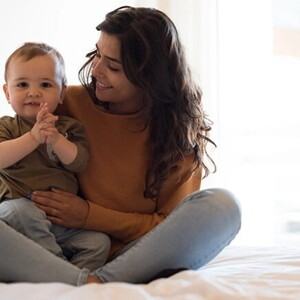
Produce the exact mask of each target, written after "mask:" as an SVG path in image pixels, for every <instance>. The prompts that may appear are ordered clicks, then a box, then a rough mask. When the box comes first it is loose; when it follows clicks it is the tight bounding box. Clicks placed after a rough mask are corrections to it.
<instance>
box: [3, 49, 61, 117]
mask: <svg viewBox="0 0 300 300" xmlns="http://www.w3.org/2000/svg"><path fill="white" fill-rule="evenodd" d="M60 71H61V69H60V65H59V64H58V62H57V59H56V57H55V56H52V55H43V56H37V57H34V58H32V59H30V60H28V61H22V60H21V59H20V58H16V59H14V60H12V61H11V62H10V64H9V66H8V69H7V81H6V84H5V85H4V86H3V88H4V92H5V95H6V98H7V100H8V102H9V103H10V104H11V106H12V108H13V109H14V111H15V112H16V113H17V114H18V115H20V116H22V117H24V118H26V119H30V120H35V118H36V115H37V113H38V111H39V110H40V105H41V103H47V105H48V108H49V112H51V113H52V112H54V110H55V109H56V107H57V105H58V104H59V103H60V102H61V101H62V99H63V96H64V89H65V88H64V87H63V85H62V78H61V72H60Z"/></svg>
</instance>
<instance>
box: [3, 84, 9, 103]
mask: <svg viewBox="0 0 300 300" xmlns="http://www.w3.org/2000/svg"><path fill="white" fill-rule="evenodd" d="M3 91H4V94H5V97H6V99H7V102H8V103H10V101H9V91H8V86H7V83H5V84H3Z"/></svg>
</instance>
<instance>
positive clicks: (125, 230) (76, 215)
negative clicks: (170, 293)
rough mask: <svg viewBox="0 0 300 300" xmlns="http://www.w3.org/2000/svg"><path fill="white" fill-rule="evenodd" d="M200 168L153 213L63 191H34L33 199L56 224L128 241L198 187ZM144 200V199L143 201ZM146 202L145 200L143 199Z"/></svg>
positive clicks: (160, 218)
mask: <svg viewBox="0 0 300 300" xmlns="http://www.w3.org/2000/svg"><path fill="white" fill-rule="evenodd" d="M199 185H200V172H199V170H198V171H196V172H194V173H193V174H190V176H189V178H185V179H184V180H183V181H182V182H181V183H180V182H178V184H177V185H176V186H175V185H173V186H171V187H169V188H168V189H167V190H166V191H165V192H164V193H163V197H164V199H163V198H162V199H160V200H159V203H158V209H157V211H155V212H153V213H148V214H147V213H134V212H121V211H117V210H114V209H109V208H105V207H103V206H101V205H98V204H95V203H93V202H90V201H85V200H83V199H82V198H80V197H78V196H76V195H72V194H69V193H66V192H63V191H60V190H53V191H48V192H44V191H35V192H33V194H32V200H33V201H34V202H35V203H36V205H37V206H38V207H39V208H41V209H42V210H44V211H45V212H46V214H47V215H48V218H49V220H50V221H52V222H53V223H56V224H58V225H62V226H66V227H73V228H74V227H75V228H86V229H90V230H98V231H102V232H105V233H107V234H109V235H111V236H112V237H114V238H116V239H118V240H120V241H122V242H124V243H128V242H130V241H132V240H135V239H136V238H139V237H140V236H142V235H144V234H145V233H147V232H148V231H150V230H151V229H153V228H154V227H155V226H156V225H157V224H159V223H160V222H161V221H163V220H164V219H165V218H166V217H167V216H168V214H169V213H170V212H171V211H172V210H173V209H174V207H175V206H176V205H177V204H178V203H179V202H180V201H182V200H183V198H184V197H186V196H187V195H188V194H190V193H192V192H194V191H195V190H197V189H199ZM143 200H144V199H141V201H143ZM144 201H145V200H144Z"/></svg>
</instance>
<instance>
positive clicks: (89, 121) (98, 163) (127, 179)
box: [60, 86, 201, 253]
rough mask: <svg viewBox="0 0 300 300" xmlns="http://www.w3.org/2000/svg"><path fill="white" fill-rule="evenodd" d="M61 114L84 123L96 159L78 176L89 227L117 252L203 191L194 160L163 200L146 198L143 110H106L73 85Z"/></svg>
mask: <svg viewBox="0 0 300 300" xmlns="http://www.w3.org/2000/svg"><path fill="white" fill-rule="evenodd" d="M60 113H63V114H66V115H69V116H71V117H74V118H76V119H78V120H79V121H81V122H82V123H83V124H84V127H85V130H86V134H87V138H88V142H89V146H90V160H89V162H88V165H87V168H86V169H85V170H84V171H82V172H80V173H79V174H78V179H79V183H80V188H81V190H82V193H83V195H84V197H85V199H86V200H87V201H88V202H89V205H90V209H89V213H88V217H87V219H86V222H85V228H86V229H92V230H97V231H102V232H105V233H107V234H109V235H110V236H111V238H112V251H111V252H112V253H113V252H115V250H117V249H120V247H122V246H123V245H125V244H126V243H128V242H130V241H132V240H135V239H137V238H139V237H141V236H142V235H144V234H145V233H147V232H148V231H150V230H151V229H152V228H154V227H155V226H156V225H157V224H159V223H160V222H161V221H163V220H164V219H165V218H166V217H167V216H168V214H169V213H170V212H171V211H172V210H173V209H174V207H175V206H176V205H177V204H178V203H179V202H180V201H181V200H182V199H183V198H184V197H185V196H187V195H188V194H190V193H192V192H194V191H196V190H198V189H199V188H200V182H201V170H200V169H198V170H196V171H194V172H193V169H194V166H193V158H192V157H187V158H186V160H185V161H184V162H183V163H182V168H181V169H180V170H179V171H178V172H176V173H174V174H172V176H171V178H170V179H169V180H168V181H167V182H166V183H165V185H164V187H163V189H162V191H161V193H160V198H159V199H158V202H157V204H156V203H154V202H153V201H152V200H151V199H145V198H144V196H143V191H144V189H145V176H146V171H147V167H148V165H149V163H150V161H151V159H150V155H149V147H148V142H149V132H148V130H147V129H144V130H141V124H142V122H141V119H140V118H139V114H138V113H137V114H131V115H115V114H110V113H107V112H105V111H103V109H102V108H99V107H97V106H96V105H95V104H94V103H93V102H92V100H91V99H90V97H89V95H88V93H87V92H86V90H85V89H84V88H83V87H81V86H70V87H68V90H67V95H66V98H65V101H64V104H63V105H62V106H61V107H60Z"/></svg>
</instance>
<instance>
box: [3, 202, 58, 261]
mask: <svg viewBox="0 0 300 300" xmlns="http://www.w3.org/2000/svg"><path fill="white" fill-rule="evenodd" d="M0 220H2V221H4V222H5V223H7V224H8V225H9V226H10V227H12V228H14V229H15V230H16V231H18V232H20V233H22V234H23V235H25V236H27V237H28V238H30V239H31V240H33V241H35V242H36V243H38V244H40V245H41V246H43V247H44V248H45V249H47V250H49V251H50V252H52V253H53V254H55V255H57V256H59V257H63V253H62V249H61V248H60V247H59V245H58V244H57V243H56V240H55V236H54V235H53V233H52V232H51V231H50V229H51V226H52V224H51V222H50V221H49V220H48V219H47V217H46V214H45V212H43V211H42V210H40V209H39V208H37V207H36V206H35V205H34V204H33V202H32V201H31V200H28V199H26V198H19V199H11V200H5V201H3V202H1V203H0Z"/></svg>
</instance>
